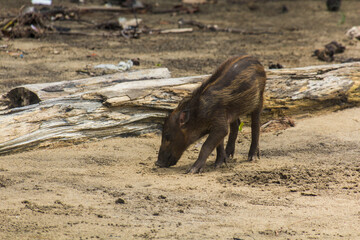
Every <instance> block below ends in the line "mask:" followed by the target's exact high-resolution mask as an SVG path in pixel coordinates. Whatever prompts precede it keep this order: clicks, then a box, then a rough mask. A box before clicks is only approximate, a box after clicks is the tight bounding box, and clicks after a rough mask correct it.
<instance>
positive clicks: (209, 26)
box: [178, 18, 279, 35]
mask: <svg viewBox="0 0 360 240" xmlns="http://www.w3.org/2000/svg"><path fill="white" fill-rule="evenodd" d="M178 25H179V26H195V27H198V28H199V29H202V30H207V31H211V32H229V33H239V34H246V35H260V34H279V33H274V32H269V31H261V32H256V31H247V30H244V29H239V28H229V27H227V28H220V27H219V26H218V25H216V24H204V23H201V22H197V21H193V20H184V19H182V18H181V19H179V20H178Z"/></svg>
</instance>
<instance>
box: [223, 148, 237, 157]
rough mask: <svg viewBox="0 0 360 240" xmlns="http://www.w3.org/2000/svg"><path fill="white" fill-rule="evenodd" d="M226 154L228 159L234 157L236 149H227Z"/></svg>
mask: <svg viewBox="0 0 360 240" xmlns="http://www.w3.org/2000/svg"><path fill="white" fill-rule="evenodd" d="M225 152H226V157H228V158H230V157H234V152H235V149H234V148H232V149H229V148H226V150H225Z"/></svg>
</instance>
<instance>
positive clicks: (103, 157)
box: [0, 109, 360, 239]
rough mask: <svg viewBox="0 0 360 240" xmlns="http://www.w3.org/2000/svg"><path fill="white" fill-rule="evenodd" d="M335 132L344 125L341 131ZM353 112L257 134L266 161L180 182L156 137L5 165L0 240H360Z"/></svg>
mask: <svg viewBox="0 0 360 240" xmlns="http://www.w3.org/2000/svg"><path fill="white" fill-rule="evenodd" d="M339 123H342V124H339ZM359 135H360V109H349V110H345V111H340V112H336V113H332V114H328V115H323V116H318V117H314V118H310V119H302V120H297V124H296V126H295V127H294V128H289V129H286V130H281V131H276V132H271V133H264V134H262V138H261V149H262V158H261V159H260V160H259V161H257V162H251V163H249V162H245V159H246V154H247V151H248V147H249V129H247V128H246V129H245V130H244V133H243V134H241V136H239V142H240V143H239V144H237V149H236V155H235V159H233V160H231V161H230V162H229V163H228V166H224V167H223V168H221V169H214V167H213V166H212V164H213V163H214V159H215V156H211V157H210V159H209V160H208V164H207V166H206V169H205V172H204V173H202V174H199V175H191V174H184V173H185V171H186V169H187V168H189V167H190V166H191V164H192V163H193V162H194V160H195V159H196V157H197V153H198V151H199V148H200V144H195V145H194V146H192V147H191V148H190V149H189V150H188V151H186V153H185V154H184V156H183V157H182V159H181V160H180V162H179V163H178V165H176V166H175V167H171V168H168V169H159V168H156V167H155V166H154V162H155V160H156V157H157V155H156V151H157V150H158V147H159V142H160V137H159V136H156V135H155V136H148V137H137V138H126V139H121V138H117V139H110V140H106V141H100V142H96V143H84V144H80V145H76V146H69V147H63V148H56V149H51V150H49V149H44V150H36V151H31V152H27V153H21V154H16V155H10V156H4V157H1V158H0V186H1V188H0V193H1V195H0V198H1V206H0V230H1V231H0V238H1V239H91V238H100V239H274V238H276V239H359V238H360V205H359V201H360V186H359V180H360V162H359V155H360V150H359V149H360V141H359Z"/></svg>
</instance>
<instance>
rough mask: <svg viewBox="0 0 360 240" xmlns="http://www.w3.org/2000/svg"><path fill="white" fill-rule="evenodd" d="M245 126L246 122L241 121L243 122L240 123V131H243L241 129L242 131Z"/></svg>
mask: <svg viewBox="0 0 360 240" xmlns="http://www.w3.org/2000/svg"><path fill="white" fill-rule="evenodd" d="M243 126H244V122H241V123H240V125H239V132H241V131H242V129H243Z"/></svg>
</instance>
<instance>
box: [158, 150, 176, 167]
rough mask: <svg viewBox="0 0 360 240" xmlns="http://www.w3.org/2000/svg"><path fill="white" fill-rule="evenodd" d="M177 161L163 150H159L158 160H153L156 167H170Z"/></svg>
mask: <svg viewBox="0 0 360 240" xmlns="http://www.w3.org/2000/svg"><path fill="white" fill-rule="evenodd" d="M176 163H177V160H176V158H175V157H173V156H172V154H166V153H164V152H161V151H160V152H159V156H158V160H157V161H156V162H155V165H156V166H158V167H162V168H163V167H165V168H168V167H171V166H173V165H175V164H176Z"/></svg>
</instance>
